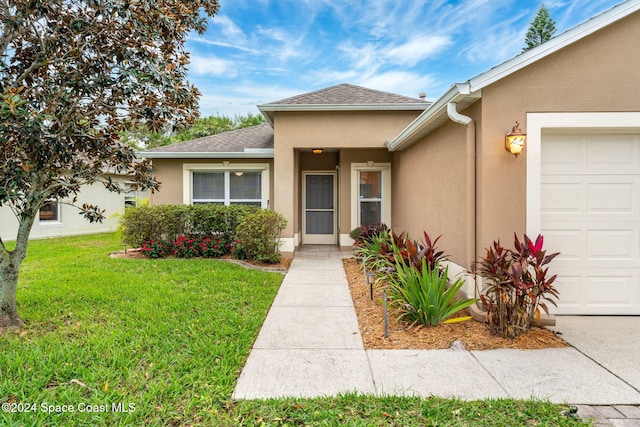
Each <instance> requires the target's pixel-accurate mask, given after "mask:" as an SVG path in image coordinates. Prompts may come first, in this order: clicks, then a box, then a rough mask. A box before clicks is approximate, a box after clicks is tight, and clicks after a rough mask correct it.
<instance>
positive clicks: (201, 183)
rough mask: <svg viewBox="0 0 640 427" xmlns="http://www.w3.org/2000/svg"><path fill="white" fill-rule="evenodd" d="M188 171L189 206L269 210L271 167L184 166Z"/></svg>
mask: <svg viewBox="0 0 640 427" xmlns="http://www.w3.org/2000/svg"><path fill="white" fill-rule="evenodd" d="M204 168H206V169H208V170H206V169H205V170H203V169H204ZM258 168H259V169H258ZM194 169H195V170H194ZM256 169H258V170H256ZM184 170H185V179H186V180H188V181H189V182H190V187H189V188H185V190H186V191H188V193H186V194H189V197H190V200H186V199H185V203H192V204H200V203H212V204H219V205H236V204H237V205H248V206H258V207H263V208H266V207H268V200H267V198H268V193H269V188H268V182H269V175H268V174H269V170H268V165H245V164H242V165H239V164H235V165H234V164H230V165H224V166H223V167H220V166H217V165H184Z"/></svg>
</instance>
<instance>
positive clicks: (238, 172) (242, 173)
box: [234, 171, 244, 176]
mask: <svg viewBox="0 0 640 427" xmlns="http://www.w3.org/2000/svg"><path fill="white" fill-rule="evenodd" d="M234 174H235V175H236V176H242V175H244V172H242V171H235V172H234Z"/></svg>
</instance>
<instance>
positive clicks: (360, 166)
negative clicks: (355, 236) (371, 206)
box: [351, 161, 391, 229]
mask: <svg viewBox="0 0 640 427" xmlns="http://www.w3.org/2000/svg"><path fill="white" fill-rule="evenodd" d="M361 172H380V180H381V183H380V198H362V199H361V198H360V173H361ZM361 202H380V205H381V212H380V222H383V223H385V224H391V163H376V162H372V161H369V162H367V163H352V164H351V229H354V228H357V227H360V217H361V205H360V203H361Z"/></svg>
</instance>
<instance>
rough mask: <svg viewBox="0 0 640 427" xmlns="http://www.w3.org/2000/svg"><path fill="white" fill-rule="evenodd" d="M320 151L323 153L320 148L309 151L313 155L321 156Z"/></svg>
mask: <svg viewBox="0 0 640 427" xmlns="http://www.w3.org/2000/svg"><path fill="white" fill-rule="evenodd" d="M322 151H324V150H323V149H322V148H314V149H312V150H311V152H312V153H313V154H322Z"/></svg>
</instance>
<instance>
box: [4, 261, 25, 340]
mask: <svg viewBox="0 0 640 427" xmlns="http://www.w3.org/2000/svg"><path fill="white" fill-rule="evenodd" d="M15 255H16V253H15V251H12V252H10V253H8V254H6V255H5V256H4V257H3V260H2V270H0V328H2V327H7V326H22V325H23V322H22V320H21V319H20V317H19V316H18V310H17V308H16V290H17V288H18V271H19V270H20V263H21V260H20V259H19V258H18V257H16V256H15Z"/></svg>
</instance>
